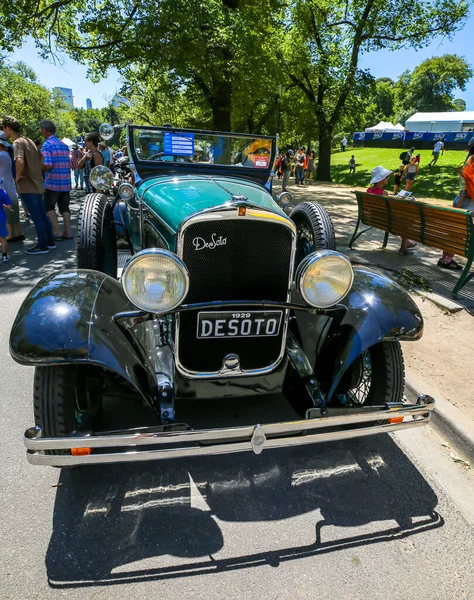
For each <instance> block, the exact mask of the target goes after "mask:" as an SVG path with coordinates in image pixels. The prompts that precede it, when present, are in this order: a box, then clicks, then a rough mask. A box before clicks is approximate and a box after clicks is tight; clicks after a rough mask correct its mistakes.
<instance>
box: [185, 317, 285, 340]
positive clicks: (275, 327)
mask: <svg viewBox="0 0 474 600" xmlns="http://www.w3.org/2000/svg"><path fill="white" fill-rule="evenodd" d="M282 316H283V313H282V311H281V310H271V311H265V310H252V311H250V312H233V311H224V312H200V313H199V314H198V327H197V337H198V338H199V339H207V338H231V337H235V338H242V337H272V336H276V335H278V334H279V333H280V327H281V321H282Z"/></svg>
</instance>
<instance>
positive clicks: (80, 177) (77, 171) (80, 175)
mask: <svg viewBox="0 0 474 600" xmlns="http://www.w3.org/2000/svg"><path fill="white" fill-rule="evenodd" d="M81 158H82V150H81V148H79V144H73V145H72V146H71V152H70V154H69V160H70V164H71V171H72V172H73V173H74V182H75V184H76V190H77V188H78V187H79V183H80V184H81V190H83V189H84V167H81V168H79V161H80V160H81Z"/></svg>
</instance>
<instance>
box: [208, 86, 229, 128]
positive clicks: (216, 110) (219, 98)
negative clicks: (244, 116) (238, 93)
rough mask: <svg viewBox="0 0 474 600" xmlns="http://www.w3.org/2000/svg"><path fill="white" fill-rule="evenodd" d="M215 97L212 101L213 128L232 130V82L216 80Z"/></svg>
mask: <svg viewBox="0 0 474 600" xmlns="http://www.w3.org/2000/svg"><path fill="white" fill-rule="evenodd" d="M213 98H214V100H213V102H212V103H211V109H212V126H213V129H214V130H215V131H231V124H230V112H231V107H232V89H231V85H230V83H228V82H225V81H219V82H216V84H215V85H214V87H213Z"/></svg>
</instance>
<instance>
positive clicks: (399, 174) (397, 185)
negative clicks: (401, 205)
mask: <svg viewBox="0 0 474 600" xmlns="http://www.w3.org/2000/svg"><path fill="white" fill-rule="evenodd" d="M404 170H405V165H400V166H399V167H398V169H397V170H396V171H394V172H393V174H394V175H395V185H394V186H393V193H394V194H398V190H399V189H400V182H401V180H402V176H403V171H404Z"/></svg>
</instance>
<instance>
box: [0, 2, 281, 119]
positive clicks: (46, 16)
mask: <svg viewBox="0 0 474 600" xmlns="http://www.w3.org/2000/svg"><path fill="white" fill-rule="evenodd" d="M279 2H280V0H259V1H258V2H252V1H249V0H161V1H160V2H156V0H141V1H140V2H139V1H138V0H117V1H116V2H96V0H81V1H79V0H58V1H56V2H54V1H51V0H38V1H37V2H29V1H26V2H16V0H4V1H3V2H2V4H1V6H0V14H2V13H3V16H4V19H2V20H1V21H0V33H1V34H3V35H0V44H1V45H2V46H3V47H4V48H7V49H8V48H10V49H11V48H12V46H14V45H15V44H16V45H18V43H19V42H20V41H21V39H22V38H23V37H24V36H25V35H28V34H30V35H32V36H33V37H34V39H35V40H36V43H37V45H38V46H39V48H40V51H41V52H42V53H43V54H54V47H53V44H55V45H56V46H57V47H58V48H59V49H61V50H64V51H65V52H67V53H68V54H69V55H70V56H72V57H73V58H74V59H75V60H78V61H79V62H83V63H86V64H88V65H89V67H90V69H91V71H92V73H93V75H94V76H100V75H102V74H104V73H105V72H106V71H107V69H108V68H109V67H110V66H114V67H116V68H117V69H118V70H119V72H120V73H121V74H122V75H123V76H124V77H125V79H126V78H127V76H130V75H131V73H132V71H133V70H136V69H137V68H139V69H140V70H141V71H142V73H143V74H144V77H145V81H146V80H147V79H148V78H149V77H157V76H159V74H162V73H167V74H169V75H172V76H173V77H174V78H176V80H177V81H178V82H179V84H180V86H181V87H182V88H183V89H187V90H189V92H190V93H191V94H194V95H196V94H199V96H200V98H201V100H202V101H203V102H204V103H205V105H206V107H207V109H208V110H209V112H210V114H211V116H212V124H213V127H214V128H216V129H223V130H229V129H231V114H232V109H233V106H232V98H233V95H234V94H241V95H244V94H247V95H249V96H253V98H254V100H256V99H258V98H265V97H266V96H267V95H268V93H267V91H266V90H265V93H264V92H262V81H267V80H268V72H269V71H270V70H271V69H272V68H273V69H275V68H276V67H278V63H277V60H276V56H275V50H276V47H277V41H278V40H277V37H278V36H277V34H278V32H279V31H281V27H280V21H279V20H278V16H279ZM12 14H14V15H15V19H12V18H11V15H12ZM7 21H8V24H7Z"/></svg>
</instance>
